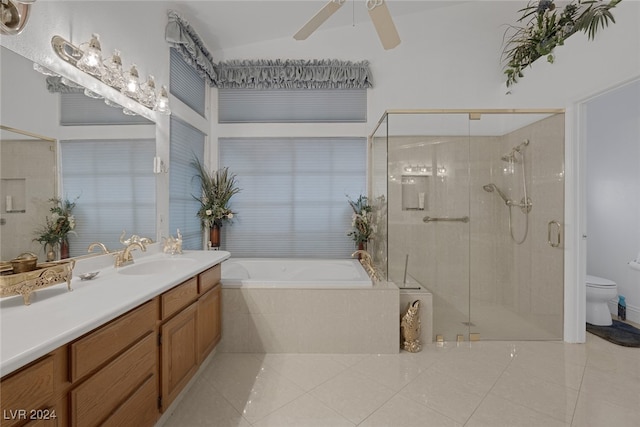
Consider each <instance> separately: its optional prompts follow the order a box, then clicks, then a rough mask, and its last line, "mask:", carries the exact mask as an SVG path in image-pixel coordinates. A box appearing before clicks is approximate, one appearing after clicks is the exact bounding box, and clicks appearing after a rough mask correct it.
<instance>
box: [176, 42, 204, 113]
mask: <svg viewBox="0 0 640 427" xmlns="http://www.w3.org/2000/svg"><path fill="white" fill-rule="evenodd" d="M169 50H170V65H169V73H170V77H169V90H170V92H171V94H172V95H174V96H175V97H176V98H178V99H179V100H180V101H182V102H184V103H185V104H186V105H188V106H189V107H191V109H192V110H194V111H195V112H197V113H198V114H200V115H201V116H202V117H204V112H205V95H206V93H205V83H204V78H202V77H201V76H200V75H199V74H198V72H197V71H196V70H195V69H194V68H193V67H192V66H191V65H189V64H187V63H186V62H185V60H184V59H183V58H182V55H180V53H178V52H177V51H176V50H175V49H173V48H171V49H169Z"/></svg>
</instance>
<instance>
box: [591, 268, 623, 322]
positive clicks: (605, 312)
mask: <svg viewBox="0 0 640 427" xmlns="http://www.w3.org/2000/svg"><path fill="white" fill-rule="evenodd" d="M586 281H587V283H586V285H587V323H591V324H592V325H598V326H610V325H611V324H612V323H613V322H612V321H611V312H610V311H609V306H608V305H607V302H608V301H610V300H612V299H614V298H616V297H617V296H618V286H617V285H616V282H612V281H611V280H608V279H603V278H602V277H597V276H590V275H588V274H587V280H586Z"/></svg>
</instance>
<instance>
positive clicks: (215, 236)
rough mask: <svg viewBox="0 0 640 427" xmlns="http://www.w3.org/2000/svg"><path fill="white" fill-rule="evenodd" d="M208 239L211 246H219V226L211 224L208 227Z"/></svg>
mask: <svg viewBox="0 0 640 427" xmlns="http://www.w3.org/2000/svg"><path fill="white" fill-rule="evenodd" d="M209 241H210V242H211V247H212V248H219V247H220V226H219V225H217V224H212V225H211V227H210V228H209Z"/></svg>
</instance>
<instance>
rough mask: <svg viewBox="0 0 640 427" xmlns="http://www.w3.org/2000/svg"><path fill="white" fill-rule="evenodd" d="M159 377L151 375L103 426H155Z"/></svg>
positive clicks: (157, 414)
mask: <svg viewBox="0 0 640 427" xmlns="http://www.w3.org/2000/svg"><path fill="white" fill-rule="evenodd" d="M159 414H160V413H159V412H158V378H157V377H156V375H153V376H151V377H149V378H148V379H147V380H146V381H145V382H144V383H142V385H141V386H140V387H138V389H137V390H136V391H135V392H134V393H133V394H132V395H131V397H129V398H128V399H127V400H126V401H125V402H124V403H123V404H122V405H120V407H119V408H118V409H117V410H116V411H115V412H114V413H113V415H111V416H110V417H109V418H108V419H107V420H106V421H105V422H104V423H103V424H102V427H111V426H113V427H121V426H136V427H144V426H153V425H154V424H155V422H156V421H157V419H158V416H159Z"/></svg>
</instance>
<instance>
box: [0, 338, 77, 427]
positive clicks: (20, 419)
mask: <svg viewBox="0 0 640 427" xmlns="http://www.w3.org/2000/svg"><path fill="white" fill-rule="evenodd" d="M65 356H66V355H65V352H64V350H63V349H58V350H56V351H54V352H52V353H50V354H48V355H46V356H44V357H42V358H40V359H38V360H36V361H35V362H33V363H31V364H29V365H28V366H25V367H24V368H22V369H20V370H19V371H17V372H14V373H12V374H10V375H8V376H7V377H6V378H3V379H2V384H1V385H0V393H1V398H2V403H1V404H0V406H1V408H2V418H0V425H1V426H3V427H5V426H6V427H14V426H30V427H31V426H64V425H66V423H67V412H66V397H65V395H64V391H65V387H66V386H67V384H68V382H67V381H66V360H67V359H66V357H65Z"/></svg>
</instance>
